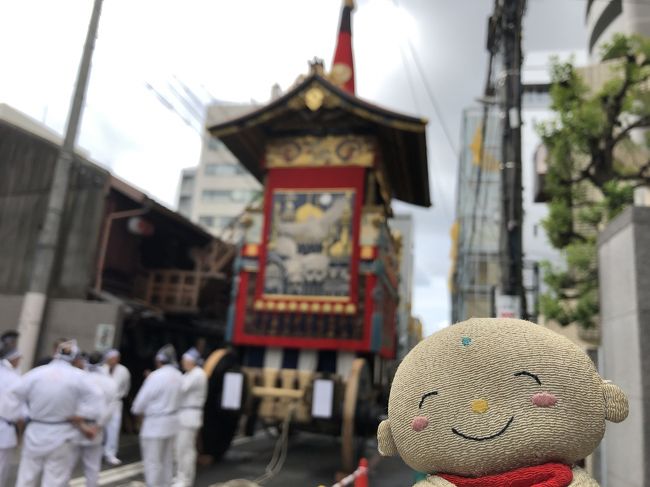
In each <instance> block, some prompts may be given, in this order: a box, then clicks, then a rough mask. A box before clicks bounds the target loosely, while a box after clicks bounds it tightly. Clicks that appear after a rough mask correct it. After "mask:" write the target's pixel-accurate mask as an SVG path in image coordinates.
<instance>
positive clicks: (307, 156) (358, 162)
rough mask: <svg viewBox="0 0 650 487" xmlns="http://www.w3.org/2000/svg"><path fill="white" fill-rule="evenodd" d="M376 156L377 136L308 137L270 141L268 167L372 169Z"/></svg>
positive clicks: (267, 151) (267, 155)
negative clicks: (355, 167)
mask: <svg viewBox="0 0 650 487" xmlns="http://www.w3.org/2000/svg"><path fill="white" fill-rule="evenodd" d="M376 153H377V143H376V140H375V139H374V138H373V137H362V136H354V135H347V136H346V135H343V136H338V135H337V136H335V135H330V136H327V137H315V136H312V135H308V136H304V137H292V138H283V139H277V140H275V141H273V142H270V143H269V144H268V145H267V148H266V166H267V167H268V168H278V167H324V166H361V167H372V166H373V164H374V161H375V155H376Z"/></svg>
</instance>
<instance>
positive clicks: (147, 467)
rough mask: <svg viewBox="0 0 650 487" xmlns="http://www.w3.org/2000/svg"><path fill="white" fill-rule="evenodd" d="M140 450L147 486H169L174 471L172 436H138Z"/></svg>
mask: <svg viewBox="0 0 650 487" xmlns="http://www.w3.org/2000/svg"><path fill="white" fill-rule="evenodd" d="M140 451H141V452H142V463H143V464H144V480H145V482H146V483H147V487H170V486H171V484H172V474H173V471H174V468H173V467H174V437H173V436H170V437H168V438H142V437H140Z"/></svg>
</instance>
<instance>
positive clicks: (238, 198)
mask: <svg viewBox="0 0 650 487" xmlns="http://www.w3.org/2000/svg"><path fill="white" fill-rule="evenodd" d="M254 108H255V105H251V104H227V103H222V102H219V103H215V104H212V105H210V106H208V108H207V110H206V126H213V125H216V124H218V123H220V122H224V121H226V120H229V119H232V118H235V117H238V116H240V115H242V114H244V113H246V112H248V111H250V110H252V109H254ZM260 191H261V186H260V184H259V183H258V182H257V180H256V179H255V178H254V177H253V176H251V175H250V174H249V173H248V171H246V169H244V167H243V166H241V165H240V164H239V161H238V160H237V158H235V156H233V155H232V153H231V152H230V151H229V150H228V149H227V148H226V147H225V146H224V145H223V143H221V141H219V140H218V139H215V138H214V137H212V136H210V135H209V134H208V133H207V132H205V133H204V134H203V144H202V148H201V158H200V161H199V165H198V166H197V167H193V168H188V169H184V170H183V171H182V173H181V179H180V182H179V187H178V200H177V208H178V211H179V213H181V214H182V215H184V216H186V217H188V218H189V219H190V220H192V221H193V222H195V223H198V224H199V225H201V226H202V227H204V228H205V229H207V230H209V231H210V232H211V233H213V234H214V235H221V234H222V232H223V231H224V229H225V228H226V227H228V226H229V225H230V223H232V222H233V221H234V220H235V219H236V217H237V216H239V215H240V214H241V213H242V212H243V210H244V209H245V208H246V207H247V206H248V205H249V204H250V203H251V202H253V201H254V200H255V199H256V198H257V196H258V195H259V194H260Z"/></svg>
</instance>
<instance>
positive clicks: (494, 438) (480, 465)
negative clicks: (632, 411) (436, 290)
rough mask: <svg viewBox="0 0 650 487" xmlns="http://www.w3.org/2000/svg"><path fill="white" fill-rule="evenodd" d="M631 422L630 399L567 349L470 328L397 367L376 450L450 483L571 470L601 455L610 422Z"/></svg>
mask: <svg viewBox="0 0 650 487" xmlns="http://www.w3.org/2000/svg"><path fill="white" fill-rule="evenodd" d="M627 412H628V403H627V398H626V397H625V395H624V394H623V392H622V391H621V390H620V389H619V388H618V387H617V386H615V385H614V384H611V383H608V382H605V381H603V379H602V378H601V377H600V376H599V375H598V372H597V371H596V369H595V367H594V365H593V363H592V362H591V360H590V359H589V357H588V356H587V355H586V354H585V353H584V352H583V351H582V350H581V349H580V348H579V347H577V346H576V345H574V344H573V343H572V342H571V341H569V340H568V339H566V338H564V337H562V336H561V335H558V334H556V333H554V332H552V331H550V330H548V329H546V328H544V327H542V326H539V325H536V324H534V323H530V322H526V321H522V320H515V319H496V318H484V319H470V320H468V321H465V322H462V323H459V324H456V325H453V326H450V327H448V328H445V329H443V330H441V331H439V332H437V333H434V334H433V335H431V336H430V337H428V338H427V339H425V340H423V341H422V342H421V343H419V344H418V345H417V346H416V347H415V348H414V349H413V350H412V351H411V352H410V353H409V354H408V355H407V356H406V358H405V359H404V360H403V362H402V363H401V364H400V366H399V368H398V370H397V373H396V374H395V378H394V381H393V384H392V387H391V392H390V399H389V403H388V419H387V420H386V421H384V422H382V424H381V425H380V428H379V432H378V440H379V449H380V452H381V453H382V454H385V455H394V454H399V455H400V456H401V457H402V458H403V460H404V461H405V462H406V463H407V464H408V465H409V466H411V467H412V468H414V469H415V470H418V471H421V472H427V473H432V474H433V473H436V474H438V473H444V474H450V477H451V476H462V477H484V476H489V475H494V474H503V473H504V472H509V471H513V470H516V469H520V468H522V467H532V466H539V465H544V464H550V463H554V464H564V465H567V466H572V465H573V464H574V463H575V462H577V461H578V460H580V459H582V458H585V457H586V456H587V455H589V454H590V453H591V452H592V451H593V450H594V449H595V448H596V446H597V445H598V443H599V442H600V440H601V439H602V437H603V434H604V432H605V420H610V421H614V422H619V421H622V420H623V419H625V417H626V416H627ZM569 472H570V469H569ZM439 485H457V484H455V483H451V484H439ZM486 485H487V484H486ZM508 485H510V484H508ZM531 485H534V484H531ZM558 485H577V484H570V483H566V484H558ZM589 485H592V484H589Z"/></svg>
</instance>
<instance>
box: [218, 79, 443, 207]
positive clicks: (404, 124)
mask: <svg viewBox="0 0 650 487" xmlns="http://www.w3.org/2000/svg"><path fill="white" fill-rule="evenodd" d="M315 85H317V86H319V87H320V88H321V89H322V90H323V91H324V92H325V95H326V96H330V97H331V99H334V100H335V103H336V106H337V108H340V109H341V110H343V111H344V112H346V113H349V115H350V116H351V117H352V118H357V119H360V120H363V121H364V122H367V123H368V124H369V125H371V126H373V127H375V130H376V131H377V132H382V133H383V134H390V136H389V137H388V138H389V139H390V140H391V141H399V143H398V144H397V145H398V146H399V147H400V150H399V153H398V154H396V158H395V159H390V160H387V161H386V164H387V166H389V167H387V168H386V169H387V172H388V176H389V177H390V178H391V179H393V178H398V179H399V181H395V182H396V183H398V184H395V185H394V189H395V194H394V197H395V198H397V199H399V200H402V201H405V202H407V203H412V204H415V205H419V206H425V207H429V206H431V200H430V196H429V179H428V164H427V150H426V133H425V131H426V124H427V120H426V119H423V118H418V117H412V116H409V115H404V114H401V113H397V112H393V111H391V110H388V109H385V108H382V107H379V106H377V105H374V104H372V103H369V102H366V101H364V100H361V99H360V98H357V97H356V96H354V95H352V94H350V93H348V92H346V91H344V90H342V89H340V88H338V87H337V86H335V85H333V84H332V83H331V82H330V81H328V80H327V79H325V78H324V77H323V76H320V75H319V74H316V73H314V74H311V75H309V76H307V77H306V78H305V79H304V80H302V81H301V82H299V83H297V84H296V85H295V86H294V87H293V88H291V89H290V90H289V91H287V92H286V93H285V94H284V95H282V96H281V97H279V98H277V99H276V100H273V101H271V102H270V103H268V104H267V105H265V106H263V107H261V108H259V109H257V110H253V111H251V112H249V113H246V114H244V115H241V116H239V117H237V118H234V119H232V120H227V121H225V122H222V123H219V124H217V125H213V126H211V127H208V131H209V132H210V133H211V134H212V135H213V136H215V137H218V138H219V139H221V140H222V141H223V143H224V144H225V145H226V146H227V147H228V149H230V151H231V152H232V153H233V154H234V155H235V156H236V157H237V158H238V159H239V161H240V162H241V163H242V164H243V165H244V166H245V167H246V169H248V170H249V172H250V173H251V174H253V176H255V177H256V178H257V179H258V180H260V181H262V180H263V176H264V174H263V168H262V167H261V166H260V161H262V160H263V157H264V146H265V143H266V137H267V135H266V133H267V131H266V130H265V128H268V127H270V126H271V125H272V124H273V122H274V121H276V120H281V119H282V118H283V117H284V116H285V115H286V114H287V113H289V112H291V111H296V110H297V109H306V110H310V109H309V108H307V107H306V102H305V101H304V95H305V93H306V92H307V91H308V90H309V89H311V88H312V87H314V86H315ZM296 100H299V103H298V102H297V101H296ZM325 103H327V100H325V101H324V104H325ZM324 106H325V105H324ZM297 107H299V108H297ZM318 109H319V108H316V109H315V110H313V111H315V112H316V111H318Z"/></svg>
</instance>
